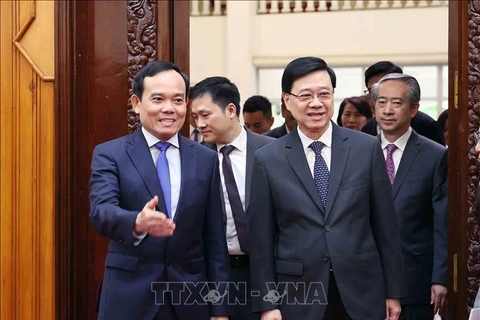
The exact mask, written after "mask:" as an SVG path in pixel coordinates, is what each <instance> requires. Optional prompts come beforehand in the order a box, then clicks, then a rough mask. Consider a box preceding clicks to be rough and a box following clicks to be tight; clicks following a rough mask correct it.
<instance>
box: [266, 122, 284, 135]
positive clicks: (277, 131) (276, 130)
mask: <svg viewBox="0 0 480 320" xmlns="http://www.w3.org/2000/svg"><path fill="white" fill-rule="evenodd" d="M284 128H285V125H281V126H279V127H276V128H273V129H272V130H270V131H269V132H267V133H265V135H267V136H269V137H272V138H280V137H282V136H283V135H285V134H282V133H283V132H282V130H284Z"/></svg>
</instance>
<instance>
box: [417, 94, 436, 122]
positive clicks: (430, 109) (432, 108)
mask: <svg viewBox="0 0 480 320" xmlns="http://www.w3.org/2000/svg"><path fill="white" fill-rule="evenodd" d="M420 110H421V111H422V112H425V113H426V114H428V115H429V116H430V117H432V118H433V119H435V120H437V118H438V111H437V100H431V99H422V100H421V101H420Z"/></svg>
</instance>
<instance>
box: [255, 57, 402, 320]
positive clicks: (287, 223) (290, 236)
mask: <svg viewBox="0 0 480 320" xmlns="http://www.w3.org/2000/svg"><path fill="white" fill-rule="evenodd" d="M335 84H336V77H335V73H334V72H333V70H332V69H331V68H329V67H328V66H327V64H326V63H325V61H323V60H322V59H319V58H314V57H304V58H298V59H295V60H293V61H292V62H290V63H289V64H288V65H287V67H286V68H285V71H284V73H283V76H282V92H283V98H284V100H285V105H286V107H287V108H288V110H290V111H291V112H292V114H293V116H294V117H295V119H296V120H297V123H298V126H297V127H296V128H295V129H294V130H293V131H292V132H291V133H290V134H288V135H286V136H284V137H282V138H280V139H278V140H276V141H274V142H272V143H270V144H268V145H266V146H264V147H263V148H261V149H260V150H258V151H257V152H256V154H255V160H254V168H253V179H252V190H251V193H252V197H251V200H250V207H249V210H248V212H247V216H248V222H249V228H250V229H249V230H250V240H251V242H252V243H255V246H252V249H251V252H250V261H251V272H252V291H253V292H258V293H259V296H258V298H254V299H253V301H252V304H253V308H254V310H255V311H262V320H279V319H287V320H290V319H302V320H314V319H315V320H318V319H340V320H343V319H369V320H372V319H373V320H380V319H385V318H387V319H389V320H393V319H398V316H399V314H400V301H399V298H400V297H402V296H403V294H404V287H403V263H402V256H401V246H400V237H399V232H398V225H397V220H396V216H395V211H394V206H393V198H392V192H391V186H390V182H389V180H388V174H387V171H386V169H385V160H384V158H383V155H382V150H381V148H380V141H379V140H378V138H375V137H372V136H369V135H366V134H363V133H360V132H357V131H353V130H348V129H344V128H340V127H338V126H337V125H335V124H334V123H333V122H332V121H331V118H332V115H333V101H334V100H333V93H334V89H335ZM386 316H387V317H386Z"/></svg>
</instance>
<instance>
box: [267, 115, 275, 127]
mask: <svg viewBox="0 0 480 320" xmlns="http://www.w3.org/2000/svg"><path fill="white" fill-rule="evenodd" d="M274 122H275V117H270V119H268V125H269V126H270V127H271V126H273V123H274Z"/></svg>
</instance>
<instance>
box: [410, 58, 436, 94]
mask: <svg viewBox="0 0 480 320" xmlns="http://www.w3.org/2000/svg"><path fill="white" fill-rule="evenodd" d="M403 73H406V74H409V75H411V76H413V77H415V78H416V79H417V81H418V83H419V84H420V89H421V92H422V97H425V98H427V97H428V98H433V97H436V96H437V95H438V92H437V91H438V90H437V82H438V80H437V79H438V75H437V66H407V67H404V68H403ZM422 100H423V99H422Z"/></svg>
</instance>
